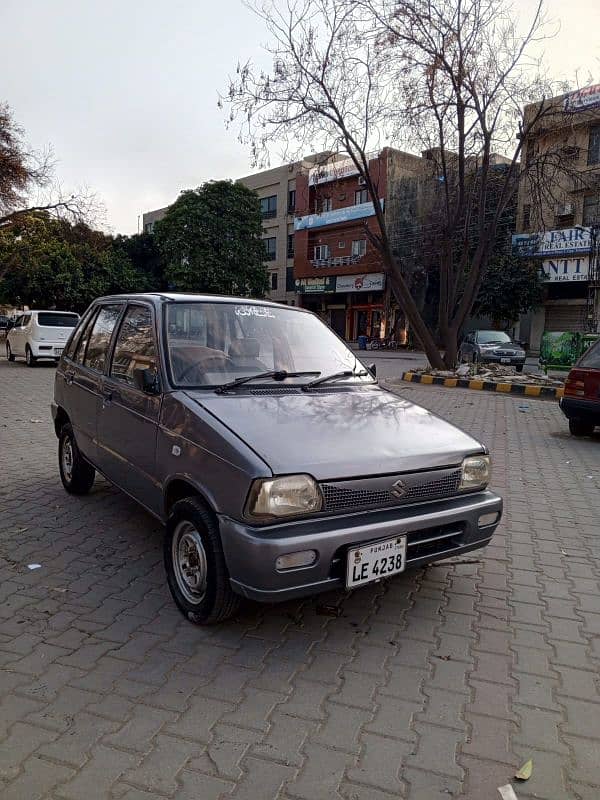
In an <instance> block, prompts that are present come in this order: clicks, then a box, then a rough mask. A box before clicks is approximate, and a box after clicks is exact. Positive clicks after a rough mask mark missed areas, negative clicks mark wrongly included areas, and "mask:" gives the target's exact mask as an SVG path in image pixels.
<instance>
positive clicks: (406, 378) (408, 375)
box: [404, 372, 413, 381]
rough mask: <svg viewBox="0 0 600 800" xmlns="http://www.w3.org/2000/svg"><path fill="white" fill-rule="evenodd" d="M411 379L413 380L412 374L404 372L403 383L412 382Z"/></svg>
mask: <svg viewBox="0 0 600 800" xmlns="http://www.w3.org/2000/svg"><path fill="white" fill-rule="evenodd" d="M412 379H413V373H412V372H405V373H404V380H405V381H412Z"/></svg>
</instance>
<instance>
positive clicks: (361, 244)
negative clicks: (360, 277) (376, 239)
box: [352, 239, 367, 257]
mask: <svg viewBox="0 0 600 800" xmlns="http://www.w3.org/2000/svg"><path fill="white" fill-rule="evenodd" d="M366 252H367V240H366V239H355V241H353V242H352V255H353V256H358V257H360V256H364V254H365V253H366Z"/></svg>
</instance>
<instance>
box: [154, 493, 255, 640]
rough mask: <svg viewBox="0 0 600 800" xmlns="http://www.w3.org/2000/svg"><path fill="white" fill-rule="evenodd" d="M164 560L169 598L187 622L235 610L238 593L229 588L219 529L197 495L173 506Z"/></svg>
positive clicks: (220, 616) (199, 622) (209, 621)
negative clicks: (171, 598) (170, 596)
mask: <svg viewBox="0 0 600 800" xmlns="http://www.w3.org/2000/svg"><path fill="white" fill-rule="evenodd" d="M164 560H165V570H166V572H167V580H168V582H169V588H170V590H171V594H172V595H173V599H174V600H175V602H176V603H177V606H178V607H179V609H180V611H181V612H182V613H183V614H184V616H185V617H187V618H188V619H189V620H190V622H193V623H195V624H196V625H210V624H214V623H216V622H222V621H223V620H226V619H228V618H229V617H231V616H232V615H233V614H235V612H236V610H237V608H238V605H239V597H238V595H236V594H234V592H233V591H232V589H231V584H230V582H229V573H228V571H227V565H226V564H225V556H224V555H223V547H222V545H221V537H220V535H219V529H218V526H217V523H216V521H215V519H214V518H213V516H212V514H210V512H209V511H208V510H207V509H206V508H205V506H204V505H203V504H202V502H201V501H200V500H199V499H198V498H196V497H187V498H185V499H184V500H179V501H178V502H177V503H175V505H174V506H173V509H172V511H171V514H170V515H169V519H168V521H167V531H166V535H165V542H164Z"/></svg>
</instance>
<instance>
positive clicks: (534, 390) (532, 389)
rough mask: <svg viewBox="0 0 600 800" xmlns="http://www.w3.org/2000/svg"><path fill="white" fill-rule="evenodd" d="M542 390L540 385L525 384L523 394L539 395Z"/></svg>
mask: <svg viewBox="0 0 600 800" xmlns="http://www.w3.org/2000/svg"><path fill="white" fill-rule="evenodd" d="M541 391H542V387H541V386H526V387H525V394H527V395H529V397H539V396H540V394H541Z"/></svg>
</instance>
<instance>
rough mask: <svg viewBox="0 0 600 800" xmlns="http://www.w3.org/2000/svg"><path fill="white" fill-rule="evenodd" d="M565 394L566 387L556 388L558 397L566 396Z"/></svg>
mask: <svg viewBox="0 0 600 800" xmlns="http://www.w3.org/2000/svg"><path fill="white" fill-rule="evenodd" d="M564 394H565V390H564V389H557V390H556V396H557V397H564Z"/></svg>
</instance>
